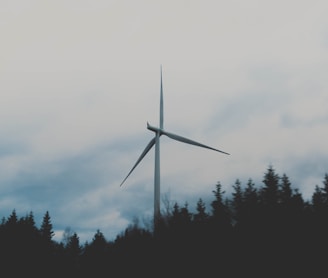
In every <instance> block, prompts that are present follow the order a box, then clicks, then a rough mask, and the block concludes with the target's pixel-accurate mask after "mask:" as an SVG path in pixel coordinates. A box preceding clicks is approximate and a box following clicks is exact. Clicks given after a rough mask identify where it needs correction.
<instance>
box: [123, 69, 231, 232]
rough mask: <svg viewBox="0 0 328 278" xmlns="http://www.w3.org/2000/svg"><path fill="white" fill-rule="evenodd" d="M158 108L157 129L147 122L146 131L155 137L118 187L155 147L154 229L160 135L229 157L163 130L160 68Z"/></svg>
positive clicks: (157, 212)
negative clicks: (151, 132)
mask: <svg viewBox="0 0 328 278" xmlns="http://www.w3.org/2000/svg"><path fill="white" fill-rule="evenodd" d="M160 75H161V76H160V107H159V127H154V126H151V125H150V124H149V123H148V122H147V129H149V130H151V131H153V132H154V133H155V136H154V137H153V139H151V141H150V142H149V143H148V145H147V146H146V148H145V149H144V151H143V152H142V153H141V155H140V157H139V158H138V160H137V162H136V163H135V164H134V166H133V167H132V169H131V170H130V172H129V173H128V174H127V176H126V177H125V178H124V180H123V181H122V183H121V184H120V186H122V185H123V183H124V182H125V181H126V179H127V178H128V177H129V176H130V174H131V173H132V172H133V170H134V169H135V168H136V167H137V165H138V164H139V163H140V162H141V160H142V159H143V158H144V157H145V156H146V154H147V153H148V152H149V151H150V149H151V148H152V147H153V146H154V145H155V172H154V228H155V227H156V223H157V222H158V220H159V219H160V137H161V135H166V136H167V137H169V138H171V139H173V140H176V141H180V142H182V143H187V144H191V145H194V146H198V147H202V148H206V149H210V150H213V151H217V152H220V153H223V154H227V155H229V153H227V152H224V151H221V150H218V149H216V148H212V147H210V146H207V145H204V144H201V143H198V142H196V141H194V140H191V139H188V138H185V137H182V136H180V135H177V134H174V133H170V132H167V131H166V130H164V113H163V78H162V66H161V68H160Z"/></svg>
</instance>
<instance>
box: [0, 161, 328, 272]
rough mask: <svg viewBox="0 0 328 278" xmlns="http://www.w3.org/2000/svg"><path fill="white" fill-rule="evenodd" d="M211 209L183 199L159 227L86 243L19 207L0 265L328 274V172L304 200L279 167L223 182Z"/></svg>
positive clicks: (1, 237)
mask: <svg viewBox="0 0 328 278" xmlns="http://www.w3.org/2000/svg"><path fill="white" fill-rule="evenodd" d="M212 193H213V199H212V201H211V203H210V204H209V205H210V210H209V211H207V209H206V204H205V203H204V202H203V200H202V199H201V198H199V200H198V202H197V204H196V206H195V210H194V212H191V210H190V208H189V204H188V203H185V204H182V205H181V204H178V203H175V204H174V205H173V206H172V208H171V209H169V210H166V211H165V212H162V214H161V217H160V219H158V221H157V222H156V225H150V226H149V227H150V228H144V227H141V226H139V225H138V222H137V221H136V223H131V224H130V225H128V227H126V229H125V230H124V231H122V232H121V233H120V234H118V235H117V236H116V238H115V240H112V241H109V240H107V239H106V236H105V235H104V234H103V233H102V232H101V231H100V230H97V231H96V233H95V234H94V236H93V238H92V239H91V240H90V242H85V243H83V244H82V243H81V242H80V240H79V236H78V234H77V233H75V232H71V233H69V232H67V233H66V234H65V236H64V237H63V239H62V241H61V242H58V241H55V240H54V239H53V236H54V231H53V225H52V219H51V216H50V214H49V212H48V211H46V212H45V214H44V217H43V221H42V224H41V225H40V227H37V226H36V224H35V221H34V216H33V212H30V213H29V214H28V215H25V216H18V215H17V213H16V211H15V209H13V211H12V213H11V214H10V215H9V216H7V217H3V218H2V221H1V224H0V259H1V261H0V265H1V272H3V273H6V276H7V277H18V276H19V277H21V276H22V275H24V276H25V275H31V277H130V276H131V275H136V276H138V277H139V276H140V277H168V276H169V277H178V276H179V277H181V276H183V277H186V276H188V275H192V276H200V277H209V276H211V277H240V276H243V275H249V276H250V277H297V276H299V277H300V276H301V277H305V276H310V277H319V276H320V277H322V276H324V275H327V274H325V273H326V272H327V267H326V263H327V250H328V174H325V175H324V177H323V180H322V184H321V185H316V186H315V189H314V192H313V194H312V197H311V199H310V200H304V198H303V197H302V194H301V193H300V192H299V190H298V189H297V188H295V187H293V186H292V184H291V182H290V179H289V177H288V176H287V175H286V174H282V175H278V174H277V173H276V171H275V169H274V168H273V167H272V166H269V167H268V168H267V170H266V172H265V173H264V176H263V180H262V184H260V185H255V184H254V182H253V180H252V179H249V180H248V181H247V183H246V184H245V185H244V186H242V184H241V182H240V180H239V179H236V181H235V183H234V185H233V192H232V194H231V196H230V197H227V196H225V192H224V191H223V190H222V185H221V183H220V182H217V183H216V184H215V187H214V189H213V191H212Z"/></svg>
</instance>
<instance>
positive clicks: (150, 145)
mask: <svg viewBox="0 0 328 278" xmlns="http://www.w3.org/2000/svg"><path fill="white" fill-rule="evenodd" d="M155 141H156V137H154V138H153V139H151V140H150V142H149V143H148V145H147V147H146V148H145V149H144V151H143V152H142V154H141V155H140V156H139V158H138V160H137V162H136V163H135V164H134V166H133V167H132V169H131V170H130V172H129V173H128V175H127V176H126V177H125V179H124V180H123V181H122V182H121V184H120V186H122V184H123V183H124V182H125V181H126V179H127V178H128V177H129V176H130V174H131V173H132V172H133V170H134V169H135V168H136V167H137V165H138V164H139V163H140V161H141V160H142V159H143V158H144V157H145V155H146V154H147V153H148V152H149V150H150V149H151V148H152V147H153V146H154V145H155Z"/></svg>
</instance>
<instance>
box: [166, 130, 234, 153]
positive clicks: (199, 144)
mask: <svg viewBox="0 0 328 278" xmlns="http://www.w3.org/2000/svg"><path fill="white" fill-rule="evenodd" d="M161 132H162V134H165V135H166V136H168V137H170V138H171V139H174V140H177V141H180V142H183V143H187V144H191V145H194V146H198V147H203V148H206V149H210V150H213V151H217V152H220V153H224V154H228V155H230V154H229V153H226V152H224V151H221V150H218V149H215V148H212V147H210V146H207V145H204V144H201V143H198V142H196V141H194V140H191V139H188V138H185V137H182V136H180V135H176V134H173V133H170V132H167V131H165V130H162V131H161Z"/></svg>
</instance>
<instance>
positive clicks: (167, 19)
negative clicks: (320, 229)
mask: <svg viewBox="0 0 328 278" xmlns="http://www.w3.org/2000/svg"><path fill="white" fill-rule="evenodd" d="M327 10H328V3H327V1H320V0H311V1H309V0H307V1H304V0H297V1H296V0H283V1H282V0H276V1H265V0H264V1H263V0H249V1H243V0H235V1H210V0H201V1H192V0H189V1H187V0H186V1H182V0H174V1H171V0H167V1H150V0H149V1H145V0H141V1H139V0H136V1H134V0H130V1H129V0H126V1H122V0H121V1H110V0H92V1H91V0H65V1H64V0H56V1H44V0H42V1H41V0H17V1H10V0H0V32H1V44H0V49H1V51H0V93H1V101H0V215H1V217H8V216H9V215H10V213H11V212H12V210H13V209H15V210H16V212H17V214H18V215H19V216H25V215H26V213H29V212H30V211H32V212H33V213H34V216H35V220H36V222H37V223H36V224H37V226H40V224H41V220H42V217H43V216H44V214H45V212H46V211H49V213H50V216H51V219H52V223H53V226H54V230H55V238H56V239H58V240H61V236H62V231H63V230H64V229H65V228H68V227H69V228H70V229H71V230H72V231H74V232H76V233H77V234H78V236H79V237H80V241H81V242H82V243H83V242H85V241H86V240H88V241H90V240H91V239H92V237H93V235H94V234H95V232H96V230H97V229H100V231H102V232H103V234H104V236H105V237H106V238H107V239H109V240H111V239H113V238H115V237H116V235H117V234H118V233H119V232H121V231H123V230H124V229H125V228H126V227H127V225H128V224H130V223H132V221H133V219H134V218H136V217H137V218H139V219H148V220H149V219H150V220H151V217H152V215H153V194H154V193H153V181H154V149H152V150H151V151H150V152H149V153H148V155H147V156H146V157H145V158H144V160H143V161H142V163H141V164H139V165H138V167H137V168H136V169H135V171H134V172H133V173H132V174H131V176H130V177H129V179H128V180H127V181H126V182H125V183H124V185H123V186H122V187H120V186H119V185H120V183H121V182H122V180H123V179H124V177H125V176H126V175H127V173H128V172H129V171H130V169H131V167H132V166H133V164H134V163H135V162H136V160H137V159H138V157H139V155H140V154H141V152H142V151H143V149H144V148H145V147H146V145H147V144H148V142H149V141H150V140H151V138H152V137H153V136H154V133H153V132H151V131H149V130H147V128H146V123H147V121H148V122H149V123H150V124H152V125H155V126H157V125H158V123H159V92H160V65H162V67H163V87H164V128H165V129H166V130H168V131H170V132H173V133H177V134H180V135H182V136H185V137H188V138H191V139H193V140H196V141H199V142H201V143H204V144H207V145H210V146H212V147H214V148H218V149H221V150H223V151H226V152H228V153H230V154H231V155H230V156H228V155H224V154H221V153H217V152H214V151H210V150H207V149H202V148H198V147H194V146H191V145H186V144H182V143H179V142H176V141H173V140H171V139H169V138H167V137H165V136H162V137H161V194H162V198H163V199H165V198H166V199H169V200H170V202H178V203H179V204H180V205H184V203H185V202H188V204H189V208H190V209H191V210H192V209H194V208H195V207H196V202H197V200H198V199H199V198H202V199H203V200H204V201H205V203H206V204H207V205H209V203H210V202H211V201H212V200H213V198H214V195H213V193H212V190H214V189H215V184H216V183H217V182H221V184H222V186H223V190H225V191H226V194H229V192H231V190H232V185H233V184H234V183H235V181H236V179H240V181H241V182H242V186H244V185H245V184H246V183H247V180H248V179H249V178H252V179H253V181H254V182H255V184H256V185H257V186H261V185H262V179H263V175H264V173H265V172H266V170H267V168H268V167H269V165H272V166H273V168H274V169H275V170H276V172H277V174H279V175H282V174H283V173H286V174H287V176H288V177H289V178H290V181H291V183H292V187H294V188H298V189H299V190H300V192H301V193H302V194H303V197H304V198H305V199H307V198H310V196H311V194H312V193H313V191H314V187H315V185H319V186H322V181H323V178H324V175H325V173H328V144H327V139H328V129H327V124H328V109H327V103H328V83H327V73H328V17H327ZM161 206H162V208H163V206H164V205H163V203H162V204H161Z"/></svg>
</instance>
